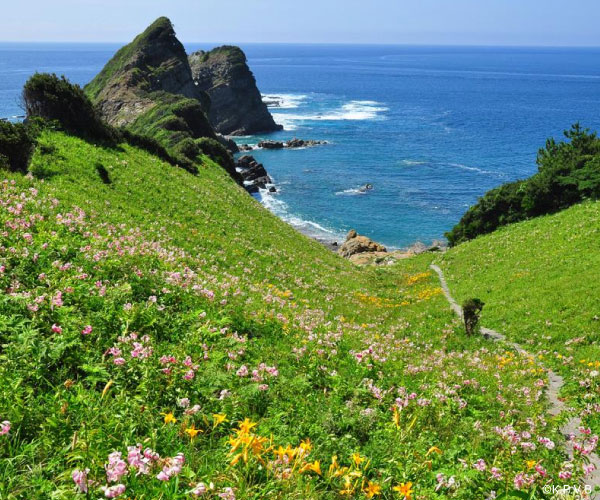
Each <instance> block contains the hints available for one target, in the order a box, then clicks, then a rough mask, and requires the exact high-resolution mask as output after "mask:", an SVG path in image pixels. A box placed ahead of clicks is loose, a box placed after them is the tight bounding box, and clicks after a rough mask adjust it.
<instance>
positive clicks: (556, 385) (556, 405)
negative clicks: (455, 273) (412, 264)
mask: <svg viewBox="0 0 600 500" xmlns="http://www.w3.org/2000/svg"><path fill="white" fill-rule="evenodd" d="M429 267H430V268H431V269H433V270H434V271H435V272H436V273H437V275H438V277H439V279H440V285H441V287H442V290H443V292H444V295H445V296H446V299H447V300H448V302H449V303H450V307H451V308H452V310H453V311H454V312H455V313H456V315H457V316H458V317H460V318H461V319H462V317H463V313H462V308H461V307H460V305H459V304H458V303H457V302H456V300H454V297H452V294H451V293H450V289H449V288H448V283H446V279H445V278H444V273H443V272H442V270H441V269H440V268H439V267H438V266H436V265H435V264H431V265H430V266H429ZM480 330H481V333H482V334H483V335H484V336H485V337H486V338H491V339H493V340H496V341H498V342H504V343H505V344H506V345H508V346H510V347H512V348H513V349H515V350H516V351H517V352H519V353H521V354H524V355H528V356H530V355H531V354H530V353H529V352H527V351H526V350H525V349H523V348H522V347H521V346H520V345H519V344H517V343H515V342H510V341H507V340H506V337H505V336H504V335H503V334H501V333H500V332H497V331H496V330H491V329H489V328H484V327H481V329H480ZM546 373H547V374H548V391H547V393H546V395H547V397H548V402H549V403H550V408H549V410H548V413H549V414H550V415H552V416H557V415H559V414H560V413H561V412H562V411H564V410H566V407H565V404H564V402H563V401H561V400H560V399H559V398H558V394H559V393H560V390H561V388H562V386H563V384H564V380H563V378H562V377H561V376H560V375H558V374H557V373H554V372H553V371H552V370H550V369H549V368H547V369H546ZM580 426H581V419H580V418H579V417H577V416H573V417H571V418H570V419H569V420H568V421H567V422H566V423H565V424H564V425H563V426H562V427H561V429H560V430H561V432H562V433H563V434H564V435H565V437H566V438H567V439H566V441H565V450H566V452H567V454H568V455H569V458H570V459H573V444H572V442H571V441H570V440H569V439H568V436H569V435H570V434H575V435H577V434H579V427H580ZM589 459H590V463H591V464H593V465H594V466H595V469H594V471H593V472H592V473H591V474H590V475H588V476H587V477H586V478H585V484H589V485H590V486H592V488H595V487H600V458H598V455H596V454H595V453H593V454H591V455H590V456H589ZM592 498H598V495H596V496H593V497H592Z"/></svg>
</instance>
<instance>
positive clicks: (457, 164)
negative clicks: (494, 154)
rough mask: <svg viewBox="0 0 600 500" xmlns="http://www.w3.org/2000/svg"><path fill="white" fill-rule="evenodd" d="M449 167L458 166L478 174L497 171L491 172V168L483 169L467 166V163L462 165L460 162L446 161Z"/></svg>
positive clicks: (493, 173)
mask: <svg viewBox="0 0 600 500" xmlns="http://www.w3.org/2000/svg"><path fill="white" fill-rule="evenodd" d="M448 165H450V166H451V167H455V168H460V169H461V170H468V171H470V172H478V173H480V174H491V175H496V174H497V173H498V172H492V171H491V170H484V169H482V168H479V167H469V166H468V165H463V164H462V163H448Z"/></svg>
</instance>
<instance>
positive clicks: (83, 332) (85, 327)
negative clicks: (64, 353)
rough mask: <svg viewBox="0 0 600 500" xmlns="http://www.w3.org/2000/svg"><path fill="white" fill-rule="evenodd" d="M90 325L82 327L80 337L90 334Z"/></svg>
mask: <svg viewBox="0 0 600 500" xmlns="http://www.w3.org/2000/svg"><path fill="white" fill-rule="evenodd" d="M92 330H93V328H92V325H86V326H84V327H83V330H81V334H82V335H89V334H90V333H92Z"/></svg>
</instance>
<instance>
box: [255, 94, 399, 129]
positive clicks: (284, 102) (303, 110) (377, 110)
mask: <svg viewBox="0 0 600 500" xmlns="http://www.w3.org/2000/svg"><path fill="white" fill-rule="evenodd" d="M263 101H264V102H265V103H267V106H268V107H269V108H270V110H271V114H272V115H273V118H274V119H275V121H276V122H277V123H279V124H281V125H283V128H284V130H296V129H297V128H298V126H300V125H302V124H303V123H307V122H316V121H332V122H333V121H364V120H381V119H384V118H385V115H384V113H385V112H386V111H388V110H389V108H388V107H387V106H385V105H384V104H383V103H381V102H378V101H373V100H351V101H348V102H345V103H340V102H339V101H337V102H331V101H330V102H328V101H327V100H323V99H319V100H317V101H316V102H315V100H314V99H310V97H309V96H307V95H305V94H267V95H264V96H263ZM287 109H298V112H286V111H283V112H281V111H278V110H287Z"/></svg>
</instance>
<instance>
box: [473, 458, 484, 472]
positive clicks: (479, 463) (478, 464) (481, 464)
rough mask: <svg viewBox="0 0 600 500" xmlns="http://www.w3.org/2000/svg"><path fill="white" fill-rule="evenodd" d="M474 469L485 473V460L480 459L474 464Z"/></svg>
mask: <svg viewBox="0 0 600 500" xmlns="http://www.w3.org/2000/svg"><path fill="white" fill-rule="evenodd" d="M473 468H474V469H477V470H478V471H481V472H483V471H484V470H485V469H486V464H485V460H483V458H480V459H479V460H477V462H475V463H474V464H473Z"/></svg>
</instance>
